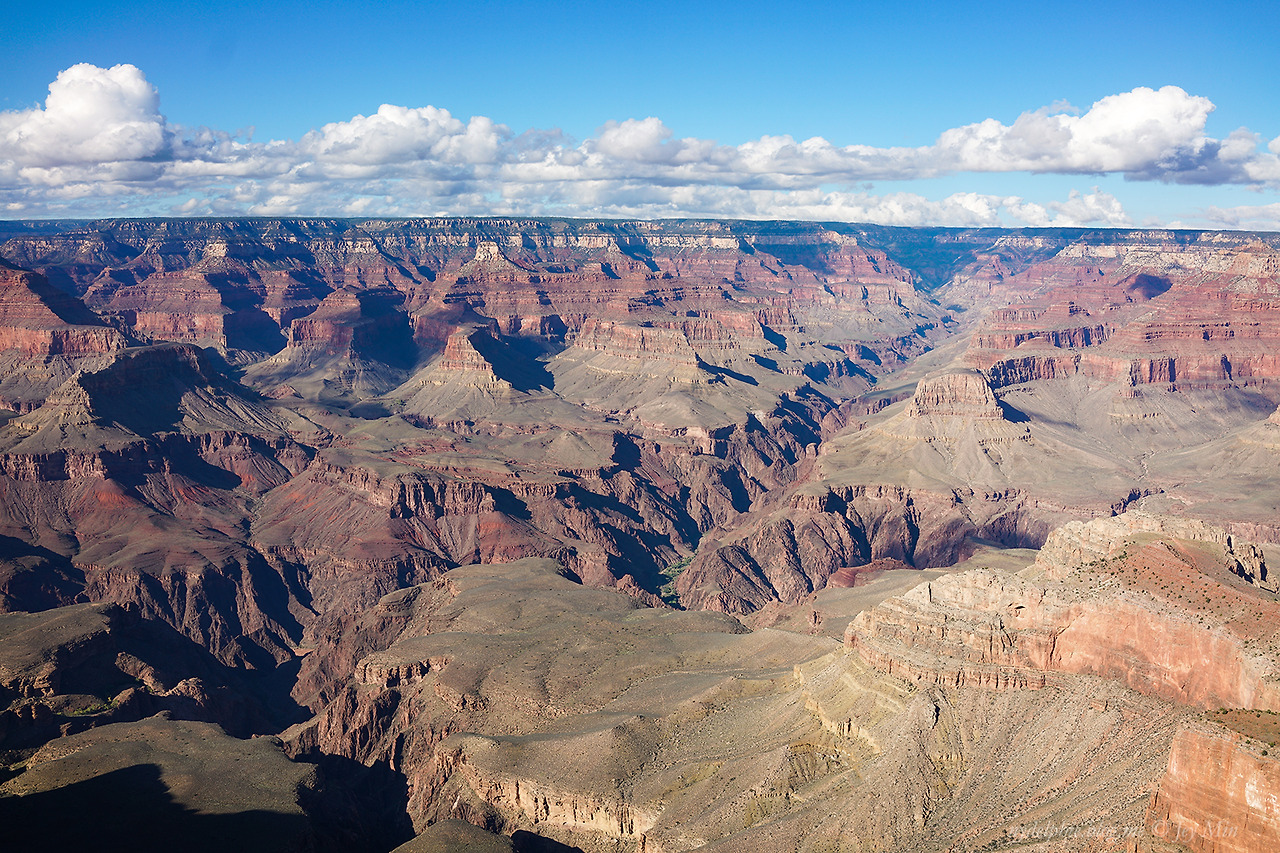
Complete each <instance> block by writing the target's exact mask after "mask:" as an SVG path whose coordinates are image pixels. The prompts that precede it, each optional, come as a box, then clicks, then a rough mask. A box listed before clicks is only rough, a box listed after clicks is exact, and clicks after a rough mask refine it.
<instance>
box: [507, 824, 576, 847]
mask: <svg viewBox="0 0 1280 853" xmlns="http://www.w3.org/2000/svg"><path fill="white" fill-rule="evenodd" d="M511 848H512V850H514V851H515V853H582V848H581V847H570V846H569V845H568V844H561V843H560V842H559V841H555V840H553V839H550V838H546V837H544V836H541V835H535V834H534V833H532V832H529V831H528V830H524V829H517V830H516V831H515V832H513V833H511Z"/></svg>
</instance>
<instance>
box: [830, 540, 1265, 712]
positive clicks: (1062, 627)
mask: <svg viewBox="0 0 1280 853" xmlns="http://www.w3.org/2000/svg"><path fill="white" fill-rule="evenodd" d="M1121 518H1123V516H1122V517H1121ZM1152 528H1158V535H1160V536H1164V537H1168V538H1170V539H1173V538H1176V537H1177V536H1178V535H1179V534H1180V535H1182V536H1197V537H1198V534H1201V533H1203V534H1204V538H1197V540H1196V541H1199V542H1212V543H1214V544H1218V545H1219V547H1220V548H1221V549H1222V550H1221V551H1220V552H1216V557H1215V558H1214V559H1216V560H1217V561H1218V563H1219V564H1220V565H1221V566H1222V567H1223V569H1224V570H1225V571H1224V574H1225V572H1234V571H1236V570H1237V566H1238V563H1237V561H1236V557H1235V552H1234V551H1231V550H1228V549H1227V546H1226V545H1223V544H1220V543H1217V542H1215V539H1217V538H1218V537H1219V535H1221V531H1220V530H1216V529H1209V530H1207V531H1206V530H1204V529H1203V526H1202V525H1197V524H1195V523H1191V524H1186V523H1185V522H1182V521H1180V520H1175V519H1171V520H1169V521H1168V522H1167V524H1165V525H1161V524H1160V522H1159V520H1158V519H1153V518H1152V517H1149V516H1145V515H1138V516H1136V517H1135V519H1133V520H1131V523H1125V522H1124V521H1119V522H1117V521H1115V520H1112V519H1099V520H1097V521H1093V522H1090V523H1089V524H1087V525H1086V524H1082V523H1079V522H1072V523H1071V524H1070V525H1068V526H1067V528H1066V530H1065V532H1055V534H1053V535H1052V536H1051V537H1050V541H1049V543H1047V544H1046V547H1045V549H1044V550H1043V551H1042V552H1041V556H1040V557H1039V558H1038V560H1039V562H1038V566H1039V567H1040V568H1041V569H1042V571H1044V575H1045V577H1058V578H1063V579H1066V578H1071V579H1072V580H1071V582H1065V581H1048V582H1042V583H1033V582H1031V581H1029V580H1026V579H1024V578H1022V577H1019V576H1016V575H1009V574H1005V573H1002V572H995V571H991V570H973V571H968V572H964V573H961V574H958V575H952V576H948V577H945V578H942V579H940V580H938V581H934V582H931V583H926V584H922V585H921V586H919V587H917V588H916V589H914V590H912V591H911V592H910V593H908V594H906V595H904V596H901V597H900V598H897V599H891V600H889V601H887V602H885V603H884V604H882V605H880V606H879V607H877V608H875V609H874V610H871V611H867V612H864V613H862V614H860V615H859V616H858V618H857V619H855V620H854V621H853V622H852V623H851V624H850V625H849V628H848V630H847V631H846V634H845V642H846V645H847V646H848V647H849V648H851V649H856V650H857V651H858V652H859V653H860V654H861V655H862V656H863V657H864V658H865V659H866V660H868V661H869V662H870V663H872V664H873V665H875V666H877V667H879V668H881V669H882V670H884V671H886V672H891V673H895V674H898V675H900V676H901V677H904V678H908V679H911V680H923V681H926V682H930V683H940V684H950V685H955V686H963V685H966V684H970V685H976V686H984V687H990V688H994V689H1018V688H1039V687H1044V686H1046V685H1048V684H1052V683H1056V679H1057V674H1060V673H1073V674H1090V675H1097V676H1101V677H1103V678H1110V679H1116V680H1118V681H1120V682H1122V683H1124V684H1125V685H1127V686H1128V687H1130V688H1131V689H1134V690H1137V691H1138V692H1140V693H1145V694H1148V695H1152V696H1159V697H1161V698H1165V699H1168V700H1171V701H1174V702H1181V703H1185V704H1190V705H1196V706H1199V707H1202V708H1211V707H1219V706H1228V707H1244V708H1259V709H1264V710H1280V683H1278V681H1277V673H1276V669H1275V661H1274V658H1273V657H1272V656H1270V655H1269V654H1267V653H1266V652H1265V646H1264V647H1259V643H1258V639H1257V638H1256V637H1255V636H1253V635H1251V634H1250V633H1248V631H1247V630H1246V628H1245V627H1244V626H1240V625H1237V624H1236V623H1232V622H1229V621H1228V622H1222V621H1220V620H1219V619H1215V618H1214V617H1213V615H1212V611H1210V612H1209V613H1202V614H1199V615H1194V616H1193V615H1192V614H1190V613H1185V612H1179V611H1178V610H1177V609H1175V608H1173V607H1170V606H1169V603H1170V602H1171V601H1172V599H1173V596H1172V595H1170V596H1169V602H1166V601H1161V600H1160V597H1159V596H1160V595H1162V594H1164V595H1167V593H1156V594H1152V593H1147V592H1145V591H1143V592H1140V591H1138V589H1136V588H1134V589H1129V590H1126V589H1125V586H1126V585H1128V584H1133V585H1134V586H1135V587H1136V585H1137V583H1136V581H1137V576H1138V575H1139V568H1138V566H1133V565H1130V566H1127V567H1126V568H1123V569H1121V570H1120V572H1119V573H1118V574H1116V575H1103V576H1100V577H1094V576H1093V575H1084V576H1081V575H1080V572H1081V570H1084V571H1086V572H1088V571H1089V569H1090V568H1092V567H1094V566H1096V565H1097V564H1098V561H1099V560H1105V559H1107V557H1110V556H1114V555H1116V554H1117V553H1118V552H1119V550H1120V549H1121V548H1122V547H1123V548H1129V549H1134V550H1136V549H1137V547H1138V546H1137V545H1136V544H1135V540H1134V538H1133V536H1132V534H1131V531H1134V530H1137V531H1149V530H1151V529H1152ZM1082 531H1090V532H1092V533H1094V534H1095V535H1096V536H1097V537H1098V539H1099V540H1102V541H1105V542H1106V543H1107V546H1109V547H1108V548H1107V550H1106V551H1105V552H1103V551H1102V550H1101V549H1099V550H1098V551H1087V550H1082V549H1080V548H1071V547H1070V546H1068V545H1066V544H1065V543H1066V542H1068V541H1072V542H1077V543H1078V542H1080V541H1081V540H1084V539H1087V538H1088V536H1087V535H1085V536H1082V535H1080V534H1081V532H1082ZM1171 531H1177V533H1174V532H1171ZM1095 541H1096V540H1095ZM1246 550H1247V553H1253V551H1254V549H1253V547H1252V546H1248V549H1246ZM1098 553H1105V554H1106V556H1102V557H1098V558H1096V559H1094V560H1093V561H1091V562H1087V561H1086V558H1088V557H1091V556H1093V554H1098ZM1124 559H1128V554H1126V555H1125V557H1124ZM1132 560H1133V561H1134V563H1135V564H1138V565H1141V564H1143V563H1144V562H1146V560H1145V558H1144V552H1141V551H1139V552H1138V553H1136V554H1135V555H1134V556H1133V558H1132ZM1130 572H1132V573H1133V576H1131V575H1130V574H1129V573H1130ZM1090 578H1092V582H1091V581H1090ZM1082 580H1083V581H1084V582H1085V583H1090V584H1091V586H1092V584H1096V586H1092V588H1090V586H1083V585H1081V583H1080V581H1082ZM1206 583H1212V584H1214V585H1216V586H1217V587H1218V588H1219V589H1220V593H1219V594H1221V595H1228V594H1230V593H1229V587H1227V586H1225V581H1224V580H1217V581H1212V580H1206ZM1207 600H1211V599H1207ZM1251 600H1252V601H1254V602H1255V604H1254V606H1262V607H1264V608H1267V607H1271V606H1273V604H1272V603H1271V602H1270V601H1269V599H1266V598H1258V597H1256V595H1255V597H1254V598H1253V599H1251ZM1264 631H1265V629H1264ZM1266 639H1267V640H1272V639H1273V638H1272V637H1270V636H1267V637H1266Z"/></svg>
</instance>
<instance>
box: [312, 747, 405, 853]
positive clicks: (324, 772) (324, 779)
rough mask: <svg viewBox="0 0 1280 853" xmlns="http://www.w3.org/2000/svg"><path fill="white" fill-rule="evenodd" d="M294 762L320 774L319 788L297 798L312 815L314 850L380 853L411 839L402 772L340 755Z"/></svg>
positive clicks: (322, 852)
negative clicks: (369, 765)
mask: <svg viewBox="0 0 1280 853" xmlns="http://www.w3.org/2000/svg"><path fill="white" fill-rule="evenodd" d="M299 760H300V761H305V762H307V763H309V764H314V765H316V767H317V768H318V770H319V772H320V785H319V786H318V788H319V790H316V791H306V790H304V791H303V792H301V796H300V797H299V799H298V804H299V805H300V806H302V808H303V810H304V811H306V813H307V814H308V815H310V816H311V820H312V824H313V826H314V827H315V834H316V836H317V837H318V839H319V844H318V845H317V850H318V851H319V853H383V851H386V850H391V849H393V848H395V847H398V846H400V845H401V844H403V843H405V842H406V841H408V840H409V839H411V838H413V821H412V820H410V818H409V784H408V780H407V779H406V778H405V776H404V774H402V773H399V772H397V771H395V770H392V769H391V768H390V767H388V766H387V765H385V764H375V765H373V766H372V767H366V766H365V765H363V764H361V763H360V762H358V761H354V760H352V759H350V758H343V757H342V756H340V755H319V754H317V755H308V756H302V757H301V758H300V759H299Z"/></svg>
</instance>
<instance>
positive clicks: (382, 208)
mask: <svg viewBox="0 0 1280 853" xmlns="http://www.w3.org/2000/svg"><path fill="white" fill-rule="evenodd" d="M1212 110H1213V104H1212V103H1211V102H1210V101H1209V100H1208V99H1206V98H1203V97H1199V96H1195V95H1190V94H1188V93H1187V92H1185V91H1183V90H1182V89H1180V88H1178V87H1176V86H1165V87H1164V88H1161V89H1159V90H1153V89H1147V88H1138V89H1134V90H1133V91H1130V92H1124V93H1121V94H1116V95H1111V96H1108V97H1105V98H1103V99H1101V100H1099V101H1098V102H1096V103H1095V104H1093V105H1092V106H1091V107H1090V108H1089V109H1088V110H1087V111H1084V112H1080V113H1078V114H1076V112H1077V111H1072V110H1070V108H1066V109H1060V108H1055V107H1046V108H1043V109H1040V110H1036V111H1034V112H1027V113H1023V114H1022V115H1021V116H1019V117H1018V118H1017V120H1015V121H1014V122H1013V123H1012V124H1011V125H1005V124H1003V123H1001V122H999V121H997V120H995V119H986V120H985V121H981V122H977V123H975V124H969V125H965V126H963V127H957V128H952V129H949V130H946V131H944V132H942V133H941V134H940V135H939V136H938V138H937V140H936V141H935V142H934V143H933V144H932V145H927V146H922V147H914V148H913V147H899V148H876V147H871V146H865V145H849V146H837V145H833V144H832V143H830V142H828V141H827V140H825V139H823V138H821V137H814V138H811V139H805V140H800V141H797V140H795V139H793V138H792V137H790V136H765V137H762V138H760V139H757V140H752V141H750V142H746V143H743V144H741V145H736V146H733V145H720V144H718V143H716V142H714V141H712V140H705V139H693V138H685V139H681V138H677V137H676V136H675V134H674V133H673V132H672V131H671V129H670V128H668V127H667V126H666V125H664V124H663V123H662V121H661V120H659V119H658V118H654V117H649V118H644V119H628V120H626V121H610V122H608V123H606V124H605V125H604V126H602V127H601V128H600V129H599V130H598V131H597V133H596V135H595V136H593V137H592V138H589V139H586V140H582V141H578V140H574V139H571V138H569V137H567V136H565V135H564V134H562V133H560V132H558V131H528V132H525V133H521V134H516V133H514V132H513V131H512V130H511V129H510V128H508V127H507V126H505V125H502V124H499V123H497V122H495V121H493V120H492V119H489V118H486V117H483V116H476V117H472V118H471V119H469V120H467V121H462V120H461V119H458V118H456V117H454V116H453V115H451V114H450V113H449V112H448V111H447V110H444V109H439V108H436V107H430V106H428V107H421V108H409V107H402V106H394V105H390V104H384V105H382V106H381V107H379V109H378V111H377V112H376V113H374V114H372V115H369V116H363V115H358V116H355V117H353V118H351V119H348V120H345V121H337V122H332V123H329V124H326V125H324V126H322V127H320V128H318V129H316V130H312V131H310V132H309V133H307V134H305V135H303V136H302V137H301V138H299V139H297V140H273V141H268V142H253V141H249V140H245V139H241V138H238V137H236V136H233V135H231V134H228V133H225V132H220V131H215V130H209V129H207V128H186V127H180V126H175V125H172V124H170V123H169V122H168V121H167V120H166V118H165V117H164V115H163V114H162V113H161V112H160V97H159V93H158V92H157V91H156V89H155V87H153V86H152V85H151V84H150V83H149V82H148V81H147V80H146V77H145V76H144V75H143V73H142V71H140V70H139V69H138V68H136V67H134V66H132V65H117V66H115V67H113V68H98V67H96V66H93V65H88V64H81V65H76V66H73V67H71V68H68V69H67V70H65V71H63V72H61V73H60V74H59V75H58V77H57V79H56V80H55V81H54V82H53V83H52V84H50V86H49V97H48V98H47V99H46V101H45V103H44V106H43V107H41V108H33V109H28V110H19V111H10V112H3V113H0V215H4V216H7V217H14V218H17V217H38V216H98V215H164V214H179V215H181V214H215V215H245V214H281V215H284V214H298V215H308V214H320V215H342V214H352V215H379V214H380V215H389V216H390V215H405V216H412V215H442V214H456V215H507V214H512V215H566V216H621V217H661V216H729V217H743V218H787V219H791V218H795V219H831V220H847V221H870V222H880V223H885V224H895V225H920V224H944V225H969V226H973V225H999V224H1028V225H1080V224H1103V225H1126V224H1129V219H1128V217H1127V215H1126V214H1125V211H1124V209H1123V208H1122V207H1121V205H1120V203H1119V202H1118V201H1117V200H1116V199H1115V197H1113V196H1111V195H1109V194H1107V193H1104V192H1099V191H1098V190H1097V189H1094V190H1093V191H1092V192H1090V193H1087V194H1085V193H1080V192H1072V193H1071V194H1070V195H1069V197H1068V198H1066V199H1064V200H1061V201H1056V202H1050V203H1045V204H1041V203H1036V202H1031V201H1027V200H1026V199H1024V198H1022V197H1019V196H994V195H983V194H979V193H957V194H953V195H951V196H949V197H947V198H944V199H940V200H934V199H928V198H925V197H923V196H920V195H917V194H915V193H910V192H891V193H888V194H876V193H872V192H870V191H868V190H867V189H866V185H867V182H872V181H874V182H877V183H881V182H894V181H910V180H916V179H925V178H935V177H939V176H945V175H953V174H958V173H997V172H1023V173H1052V174H1063V175H1080V176H1090V175H1109V174H1119V175H1123V176H1124V177H1126V178H1128V179H1133V180H1144V181H1163V182H1170V183H1182V184H1211V185H1225V184H1233V185H1242V186H1247V187H1253V188H1258V189H1266V190H1275V189H1278V188H1280V138H1277V139H1275V140H1271V141H1270V143H1269V144H1264V142H1265V141H1264V140H1262V139H1261V138H1259V137H1258V136H1257V135H1256V134H1252V133H1250V132H1249V131H1247V130H1245V129H1241V130H1238V131H1236V132H1235V133H1233V134H1231V135H1230V136H1228V137H1227V138H1226V139H1214V138H1211V137H1209V136H1207V135H1206V133H1205V125H1206V120H1207V118H1208V116H1209V113H1210V112H1212Z"/></svg>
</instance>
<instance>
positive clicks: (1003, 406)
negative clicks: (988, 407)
mask: <svg viewBox="0 0 1280 853" xmlns="http://www.w3.org/2000/svg"><path fill="white" fill-rule="evenodd" d="M996 405H998V406H999V407H1000V412H1001V414H1003V415H1004V419H1005V420H1006V421H1008V422H1009V423H1012V424H1025V423H1029V422H1030V421H1031V416H1030V415H1028V414H1027V413H1026V412H1024V411H1022V410H1021V409H1015V408H1014V407H1013V406H1010V405H1009V404H1008V403H1006V402H1005V401H1004V400H996Z"/></svg>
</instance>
